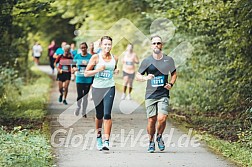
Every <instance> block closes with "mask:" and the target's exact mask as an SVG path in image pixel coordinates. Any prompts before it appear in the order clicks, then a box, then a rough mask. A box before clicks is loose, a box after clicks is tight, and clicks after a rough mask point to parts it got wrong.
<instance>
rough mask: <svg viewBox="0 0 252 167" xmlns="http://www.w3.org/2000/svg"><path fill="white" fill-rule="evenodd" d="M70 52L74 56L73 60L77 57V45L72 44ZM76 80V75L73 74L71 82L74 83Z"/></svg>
mask: <svg viewBox="0 0 252 167" xmlns="http://www.w3.org/2000/svg"><path fill="white" fill-rule="evenodd" d="M70 48H71V49H70V52H71V54H72V55H73V58H74V57H75V56H76V55H77V50H76V49H75V44H74V43H71V45H70ZM74 80H75V74H74V73H72V74H71V81H74Z"/></svg>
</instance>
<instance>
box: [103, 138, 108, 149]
mask: <svg viewBox="0 0 252 167" xmlns="http://www.w3.org/2000/svg"><path fill="white" fill-rule="evenodd" d="M102 150H105V151H108V150H109V141H108V140H105V141H104V143H103V147H102Z"/></svg>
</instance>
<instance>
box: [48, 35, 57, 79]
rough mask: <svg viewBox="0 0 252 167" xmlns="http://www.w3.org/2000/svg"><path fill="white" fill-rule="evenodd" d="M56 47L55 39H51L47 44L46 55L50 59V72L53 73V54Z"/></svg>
mask: <svg viewBox="0 0 252 167" xmlns="http://www.w3.org/2000/svg"><path fill="white" fill-rule="evenodd" d="M57 48H58V47H57V46H56V44H55V41H54V40H52V42H51V44H50V45H49V46H48V57H49V60H50V67H51V69H52V74H53V73H54V61H55V58H53V55H54V53H55V52H56V50H57Z"/></svg>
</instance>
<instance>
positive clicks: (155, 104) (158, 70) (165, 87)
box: [136, 36, 177, 153]
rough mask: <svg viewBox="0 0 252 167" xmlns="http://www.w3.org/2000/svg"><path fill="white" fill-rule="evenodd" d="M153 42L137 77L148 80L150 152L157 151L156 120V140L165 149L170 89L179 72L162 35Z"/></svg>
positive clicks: (146, 105) (147, 104) (154, 38)
mask: <svg viewBox="0 0 252 167" xmlns="http://www.w3.org/2000/svg"><path fill="white" fill-rule="evenodd" d="M151 42H152V46H151V47H152V50H153V53H152V55H151V56H149V57H147V58H145V59H144V60H143V61H142V63H141V65H140V67H139V70H138V72H137V75H136V78H137V80H139V81H147V87H146V94H145V107H146V112H147V118H148V126H147V131H148V134H149V139H150V144H149V148H148V152H150V153H153V152H154V151H155V142H154V135H155V133H156V122H158V124H157V136H156V141H157V143H158V147H159V149H160V151H163V150H164V149H165V144H164V142H163V139H162V134H163V132H164V130H165V126H166V119H167V115H168V104H169V90H171V88H172V86H173V85H174V83H175V81H176V78H177V74H176V68H175V65H174V60H173V59H172V58H171V57H169V56H166V55H165V54H164V53H162V46H163V44H162V39H161V37H160V36H153V37H152V38H151ZM169 73H171V79H170V82H168V75H169ZM144 74H147V76H144Z"/></svg>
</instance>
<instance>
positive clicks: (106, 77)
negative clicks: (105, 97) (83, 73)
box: [92, 53, 116, 88]
mask: <svg viewBox="0 0 252 167" xmlns="http://www.w3.org/2000/svg"><path fill="white" fill-rule="evenodd" d="M98 56H99V59H98V60H99V61H98V63H97V64H96V65H95V69H96V68H99V67H100V66H103V65H105V70H103V71H101V72H98V73H97V74H95V76H94V81H93V85H92V86H93V87H94V88H109V87H113V86H115V81H114V76H113V75H114V69H115V65H116V61H115V58H114V56H113V55H112V54H111V60H110V61H109V62H106V61H104V60H103V58H102V55H101V53H99V54H98Z"/></svg>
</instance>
